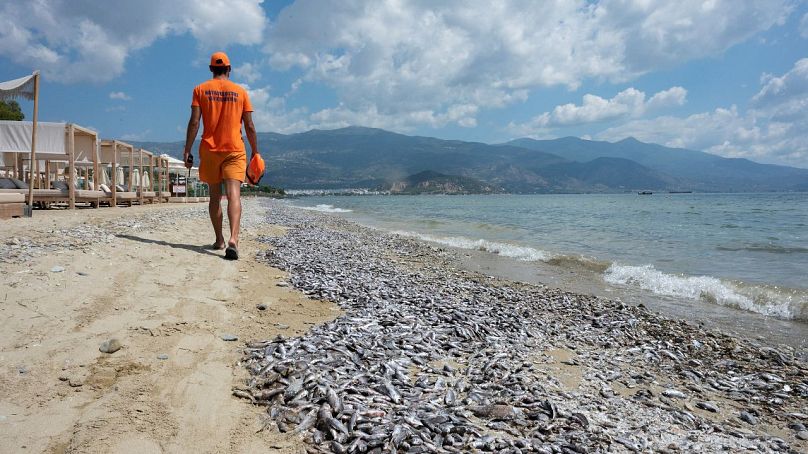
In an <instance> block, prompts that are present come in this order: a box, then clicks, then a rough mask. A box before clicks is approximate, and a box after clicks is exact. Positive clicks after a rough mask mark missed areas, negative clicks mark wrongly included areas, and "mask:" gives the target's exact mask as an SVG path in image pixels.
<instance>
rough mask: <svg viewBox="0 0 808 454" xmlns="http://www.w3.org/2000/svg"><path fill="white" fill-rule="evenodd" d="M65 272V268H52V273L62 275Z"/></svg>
mask: <svg viewBox="0 0 808 454" xmlns="http://www.w3.org/2000/svg"><path fill="white" fill-rule="evenodd" d="M64 270H65V268H64V267H63V266H59V265H56V266H54V267H53V268H51V273H61V272H62V271H64Z"/></svg>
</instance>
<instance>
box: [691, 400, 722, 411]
mask: <svg viewBox="0 0 808 454" xmlns="http://www.w3.org/2000/svg"><path fill="white" fill-rule="evenodd" d="M696 407H698V408H701V409H702V410H707V411H709V412H713V413H718V406H716V405H715V404H714V403H712V402H696Z"/></svg>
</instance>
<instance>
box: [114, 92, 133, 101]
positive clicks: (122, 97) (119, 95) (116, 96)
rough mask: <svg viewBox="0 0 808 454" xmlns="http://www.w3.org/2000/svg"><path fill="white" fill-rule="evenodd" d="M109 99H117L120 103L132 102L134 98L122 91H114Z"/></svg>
mask: <svg viewBox="0 0 808 454" xmlns="http://www.w3.org/2000/svg"><path fill="white" fill-rule="evenodd" d="M109 99H117V100H119V101H131V100H132V97H131V96H129V95H127V94H126V93H124V92H122V91H113V92H111V93H110V94H109Z"/></svg>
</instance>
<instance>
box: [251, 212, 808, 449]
mask: <svg viewBox="0 0 808 454" xmlns="http://www.w3.org/2000/svg"><path fill="white" fill-rule="evenodd" d="M272 212H273V219H274V222H279V223H281V224H282V225H285V226H286V227H287V228H288V231H287V234H286V235H284V236H283V237H276V238H270V239H267V240H266V241H267V242H268V243H269V244H270V245H271V246H272V249H271V250H270V251H269V252H268V253H267V254H266V259H265V260H266V261H267V262H268V263H269V264H270V265H272V266H276V267H279V268H282V269H285V270H286V271H287V272H289V273H290V276H291V282H292V283H293V284H294V285H295V287H296V288H298V289H299V290H301V291H303V292H305V293H307V294H310V295H314V296H316V297H318V298H326V299H329V300H333V301H335V302H337V303H338V304H339V305H340V307H341V308H342V309H343V310H344V311H345V314H344V315H343V316H341V317H339V318H338V319H336V320H335V321H333V322H329V323H328V324H326V325H321V326H317V327H314V328H313V330H312V331H311V332H309V333H307V334H306V335H305V336H303V337H302V338H294V339H292V338H289V339H274V340H271V339H267V340H266V341H264V342H261V343H258V344H255V345H252V346H250V345H248V348H247V350H246V351H245V361H246V365H247V367H248V369H250V370H251V371H252V374H253V377H252V379H251V380H250V381H249V382H247V383H246V385H247V386H246V387H245V388H244V389H243V391H244V393H245V395H246V396H247V397H249V398H250V399H251V400H253V401H254V402H255V403H257V404H260V405H262V406H267V407H268V409H267V411H268V413H269V414H270V415H271V416H272V421H273V423H274V426H273V427H274V428H275V429H277V430H281V431H299V432H301V434H302V435H303V436H304V439H305V440H306V441H307V443H309V445H310V446H311V448H312V449H313V450H314V451H316V452H332V451H336V452H340V451H342V450H351V449H375V448H379V449H382V450H385V449H392V448H398V449H401V450H404V451H407V450H416V451H417V450H421V451H427V452H463V451H468V450H489V449H490V450H501V449H515V448H518V449H521V450H531V449H532V450H537V451H539V452H550V451H554V450H558V449H562V450H563V448H564V447H567V448H568V449H583V450H593V449H617V450H630V451H633V450H647V449H653V450H655V451H660V452H674V451H677V450H686V451H714V450H722V449H730V450H744V449H757V450H762V451H765V452H771V451H779V450H786V451H788V450H791V451H795V452H796V451H800V450H804V449H806V444H805V441H804V440H802V439H801V438H805V437H808V432H802V431H803V430H804V425H803V424H804V422H805V419H806V418H808V415H806V414H805V409H806V399H808V384H806V383H805V382H804V377H805V376H806V371H808V368H807V367H806V364H805V363H804V362H803V361H802V360H800V359H799V358H797V357H796V356H795V354H794V349H793V348H790V347H787V346H783V347H779V348H770V347H767V346H762V345H759V344H757V343H755V342H753V341H750V340H748V339H743V338H742V339H737V338H733V337H731V336H728V335H725V334H721V333H719V332H716V331H715V330H709V329H703V328H701V327H699V326H696V324H695V323H691V322H685V321H680V320H674V319H669V318H666V317H663V316H659V315H655V314H652V313H650V312H649V311H648V310H647V309H645V308H644V307H642V306H640V307H636V306H630V305H625V304H623V303H620V302H615V301H611V300H607V299H603V298H596V297H588V296H585V295H581V294H575V293H570V292H567V291H563V290H557V289H550V288H547V287H544V286H536V285H530V284H522V283H517V282H511V281H507V280H503V279H498V278H494V277H489V276H486V275H481V274H478V273H475V272H470V271H467V270H463V269H457V268H455V267H454V266H453V265H452V263H451V262H452V259H453V257H451V255H452V254H451V253H450V252H447V251H446V250H444V249H442V248H438V247H435V246H432V245H429V244H426V243H423V242H420V241H415V240H411V239H406V238H401V237H396V236H393V235H390V234H386V233H383V232H381V231H376V230H372V229H368V228H364V227H361V226H359V225H358V224H355V223H353V222H350V221H346V220H344V219H341V218H339V217H335V216H333V215H331V216H330V215H324V214H321V213H313V212H310V211H306V210H300V209H296V208H291V207H288V206H283V205H280V204H276V205H274V206H273V210H272ZM290 365H294V369H288V367H289V366H290ZM273 371H274V372H273ZM277 371H281V372H280V373H281V374H283V373H284V372H282V371H286V372H285V374H286V375H284V377H285V379H284V380H283V381H279V378H278V376H277V374H276V373H275V372H277ZM435 418H438V420H439V421H438V420H436V419H435ZM436 421H437V422H436ZM443 425H446V427H444V426H443ZM795 429H797V430H795ZM446 430H448V432H446ZM486 434H487V435H486ZM798 436H799V437H801V438H798ZM571 447H574V448H571ZM513 452H516V451H513Z"/></svg>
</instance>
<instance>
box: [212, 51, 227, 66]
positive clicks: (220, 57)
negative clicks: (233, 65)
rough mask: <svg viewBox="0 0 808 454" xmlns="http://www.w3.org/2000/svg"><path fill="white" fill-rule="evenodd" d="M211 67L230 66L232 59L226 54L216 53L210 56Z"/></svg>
mask: <svg viewBox="0 0 808 454" xmlns="http://www.w3.org/2000/svg"><path fill="white" fill-rule="evenodd" d="M210 66H230V59H229V58H227V54H226V53H224V52H214V53H213V55H211V56H210Z"/></svg>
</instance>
